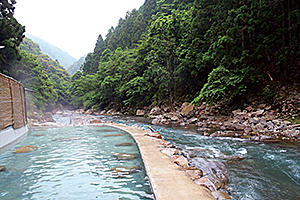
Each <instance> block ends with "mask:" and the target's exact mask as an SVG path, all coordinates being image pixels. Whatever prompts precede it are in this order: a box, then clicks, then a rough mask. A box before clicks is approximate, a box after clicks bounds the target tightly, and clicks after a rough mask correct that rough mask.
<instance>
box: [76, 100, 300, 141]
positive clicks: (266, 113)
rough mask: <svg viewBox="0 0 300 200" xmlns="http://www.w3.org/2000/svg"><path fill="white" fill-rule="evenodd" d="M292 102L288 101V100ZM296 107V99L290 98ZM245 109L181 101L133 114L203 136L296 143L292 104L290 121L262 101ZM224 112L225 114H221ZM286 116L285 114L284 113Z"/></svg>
mask: <svg viewBox="0 0 300 200" xmlns="http://www.w3.org/2000/svg"><path fill="white" fill-rule="evenodd" d="M291 101H292V100H291ZM292 102H293V103H294V104H295V105H296V104H297V106H299V105H298V104H300V100H299V99H297V98H295V100H294V101H292ZM245 106H247V107H246V108H245V109H237V110H233V111H231V112H228V111H225V110H223V105H221V104H218V105H214V106H210V105H208V104H205V103H203V104H202V105H201V106H198V107H195V106H194V105H192V104H190V103H187V102H186V103H183V104H182V105H181V106H180V107H179V106H178V107H175V108H173V110H172V109H170V108H168V107H165V106H161V107H158V106H155V107H153V108H151V109H150V108H148V109H146V108H145V109H138V110H137V111H136V116H140V117H147V118H149V119H150V120H151V121H152V124H154V125H167V126H181V127H195V128H197V129H198V131H199V133H200V134H202V135H204V136H207V137H212V138H213V137H233V138H242V139H249V140H253V141H262V142H300V124H299V122H298V121H299V120H298V121H297V119H298V117H299V113H298V112H296V110H298V109H296V106H295V109H292V110H293V115H292V116H293V117H294V119H295V120H294V123H292V122H291V120H286V119H282V118H281V117H282V114H279V113H278V112H276V111H274V109H271V108H272V107H271V106H268V105H266V104H258V105H255V104H254V105H245ZM225 112H226V114H224V113H225ZM74 113H76V114H86V115H122V113H120V112H118V111H115V110H108V111H105V110H102V111H101V112H97V111H96V110H94V109H89V110H86V111H85V110H83V109H81V110H76V111H74ZM285 116H286V115H285Z"/></svg>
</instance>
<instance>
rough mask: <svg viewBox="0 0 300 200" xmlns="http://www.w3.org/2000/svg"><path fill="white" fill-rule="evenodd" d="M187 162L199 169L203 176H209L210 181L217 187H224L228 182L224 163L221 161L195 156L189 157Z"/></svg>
mask: <svg viewBox="0 0 300 200" xmlns="http://www.w3.org/2000/svg"><path fill="white" fill-rule="evenodd" d="M189 164H190V166H194V167H196V168H198V169H201V170H202V172H203V176H207V177H209V179H210V180H211V182H213V183H214V184H215V185H217V186H218V187H222V188H224V187H225V186H226V185H227V184H228V181H229V177H228V174H227V170H226V168H225V165H224V164H223V163H222V162H219V161H211V160H207V159H205V158H199V157H196V158H193V159H191V160H190V161H189Z"/></svg>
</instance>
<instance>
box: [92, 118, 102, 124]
mask: <svg viewBox="0 0 300 200" xmlns="http://www.w3.org/2000/svg"><path fill="white" fill-rule="evenodd" d="M100 123H102V122H101V120H100V119H91V120H90V124H100Z"/></svg>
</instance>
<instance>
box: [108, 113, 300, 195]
mask: <svg viewBox="0 0 300 200" xmlns="http://www.w3.org/2000/svg"><path fill="white" fill-rule="evenodd" d="M103 120H112V121H114V122H119V123H123V124H127V125H133V124H136V123H137V124H139V125H140V126H141V127H143V128H146V127H147V125H149V124H150V122H149V121H147V120H145V119H144V118H137V117H134V118H133V117H111V118H108V119H105V118H104V119H103ZM151 127H152V128H153V129H155V130H157V131H159V132H160V133H161V134H162V136H163V138H164V139H165V140H167V141H168V142H170V143H171V144H175V145H176V146H177V147H179V148H181V149H186V150H190V151H192V152H194V153H195V154H196V155H197V156H200V157H205V158H209V159H213V160H220V161H223V162H224V163H225V165H226V168H227V172H228V175H229V179H230V180H229V188H228V192H229V193H230V195H231V196H232V198H233V199H236V200H299V199H300V148H299V147H300V144H286V143H273V144H271V143H261V142H253V141H249V140H245V139H235V138H210V137H206V136H203V135H202V134H200V132H199V131H197V129H195V128H182V127H167V126H154V125H151ZM229 155H238V156H244V157H245V159H244V160H240V161H228V160H226V159H224V158H226V156H229Z"/></svg>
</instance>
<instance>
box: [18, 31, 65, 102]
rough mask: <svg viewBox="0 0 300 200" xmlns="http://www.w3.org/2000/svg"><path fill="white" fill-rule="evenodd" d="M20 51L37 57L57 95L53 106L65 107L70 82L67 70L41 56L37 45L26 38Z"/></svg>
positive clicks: (48, 58) (45, 56) (43, 55)
mask: <svg viewBox="0 0 300 200" xmlns="http://www.w3.org/2000/svg"><path fill="white" fill-rule="evenodd" d="M20 50H24V51H26V53H28V54H30V53H31V54H34V55H36V56H37V60H38V61H39V63H40V64H41V65H42V68H43V71H44V72H45V73H46V74H47V75H48V77H49V78H50V80H51V82H52V83H53V88H54V90H55V92H56V93H57V102H53V104H55V103H60V104H63V105H67V104H68V95H67V90H68V86H69V82H70V74H69V73H68V72H67V70H66V69H65V68H63V66H61V65H60V63H58V62H57V61H54V60H52V59H51V58H50V57H49V56H48V55H45V54H43V53H42V51H41V49H40V48H39V45H38V44H36V43H34V42H33V41H32V40H31V39H29V38H27V37H25V38H24V39H23V42H22V44H21V45H20Z"/></svg>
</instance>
